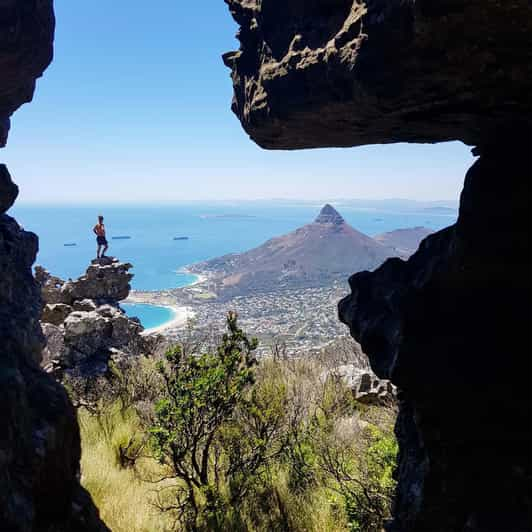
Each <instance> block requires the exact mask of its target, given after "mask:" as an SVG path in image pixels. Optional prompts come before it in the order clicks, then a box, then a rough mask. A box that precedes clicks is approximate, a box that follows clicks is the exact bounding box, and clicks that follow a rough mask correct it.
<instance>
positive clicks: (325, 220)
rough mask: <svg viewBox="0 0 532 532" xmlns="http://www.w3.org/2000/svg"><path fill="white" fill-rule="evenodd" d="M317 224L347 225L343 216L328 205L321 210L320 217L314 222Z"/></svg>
mask: <svg viewBox="0 0 532 532" xmlns="http://www.w3.org/2000/svg"><path fill="white" fill-rule="evenodd" d="M314 223H316V224H333V225H342V224H343V223H345V220H344V219H343V217H342V215H341V214H340V213H339V212H338V211H337V210H336V209H335V208H334V207H333V206H332V205H329V204H328V203H327V204H326V205H325V206H324V207H323V208H322V209H321V211H320V213H319V214H318V217H317V218H316V219H315V220H314Z"/></svg>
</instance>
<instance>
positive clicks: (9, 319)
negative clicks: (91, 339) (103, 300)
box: [0, 0, 107, 532]
mask: <svg viewBox="0 0 532 532" xmlns="http://www.w3.org/2000/svg"><path fill="white" fill-rule="evenodd" d="M53 31H54V17H53V11H52V2H51V0H40V1H37V0H0V147H2V146H4V145H5V142H6V141H7V132H8V130H9V126H10V120H9V117H10V116H11V114H12V113H13V112H14V111H15V110H16V109H17V108H18V107H19V106H20V105H22V104H23V103H26V102H28V101H30V100H31V98H32V96H33V90H34V88H35V80H36V78H38V77H39V76H40V75H41V74H42V72H43V70H44V69H45V68H46V67H47V65H48V63H49V62H50V60H51V57H52V41H53ZM17 194H18V188H17V187H16V185H15V184H13V182H12V181H11V177H10V175H9V172H8V171H7V168H6V166H5V165H0V381H1V382H0V420H1V423H0V530H2V531H6V532H32V531H35V532H67V531H68V532H71V531H74V530H75V531H76V532H78V531H79V532H94V531H96V532H98V531H104V530H107V528H106V527H105V526H104V525H103V523H102V522H101V521H100V519H99V517H98V513H97V510H96V509H95V507H94V505H93V503H92V501H91V499H90V497H89V495H88V494H87V492H85V490H84V489H83V488H81V486H80V484H79V460H80V440H79V429H78V424H77V420H76V415H75V411H74V408H73V407H72V404H71V403H70V400H69V399H68V397H67V394H66V392H65V390H64V389H63V387H62V386H61V385H60V384H58V383H56V382H55V381H54V380H53V379H52V377H50V376H48V375H46V374H45V373H44V372H43V371H41V369H40V367H39V363H40V360H41V356H42V355H41V353H42V348H43V337H42V333H41V328H40V325H39V316H40V312H41V298H40V290H39V287H38V285H37V283H36V282H35V279H34V278H33V275H32V272H31V266H32V264H33V262H34V260H35V256H36V253H37V249H38V239H37V236H36V235H34V234H33V233H29V232H26V231H23V230H22V229H21V228H20V227H19V225H18V224H17V222H16V221H15V220H14V219H13V218H11V217H9V216H7V215H6V214H5V212H6V211H7V210H8V209H9V208H10V207H11V206H12V205H13V203H14V201H15V199H16V197H17Z"/></svg>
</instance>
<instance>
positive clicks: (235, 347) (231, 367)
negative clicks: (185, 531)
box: [151, 312, 257, 530]
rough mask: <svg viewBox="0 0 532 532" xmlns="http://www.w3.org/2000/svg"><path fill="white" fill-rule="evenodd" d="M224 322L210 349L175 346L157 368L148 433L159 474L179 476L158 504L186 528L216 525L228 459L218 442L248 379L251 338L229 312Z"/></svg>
mask: <svg viewBox="0 0 532 532" xmlns="http://www.w3.org/2000/svg"><path fill="white" fill-rule="evenodd" d="M227 327H228V333H226V334H224V336H223V337H222V340H221V343H220V345H219V346H218V347H217V348H216V350H215V352H214V353H204V354H200V355H194V354H189V353H185V351H184V350H183V349H182V347H181V346H179V345H178V346H176V347H174V348H172V349H170V350H169V351H168V352H167V353H166V357H165V358H166V360H165V361H164V362H161V363H160V364H159V368H158V369H159V371H160V373H161V375H162V377H163V380H164V397H163V398H162V399H161V400H160V401H158V403H157V405H156V421H155V424H154V426H153V428H152V429H151V434H152V438H153V443H154V447H155V451H156V454H157V456H158V458H159V460H160V462H161V463H163V464H165V465H167V466H168V468H169V475H168V476H167V477H165V479H166V480H167V479H169V478H176V479H180V480H181V481H182V482H181V486H180V487H179V488H178V489H177V492H176V496H175V500H174V501H173V502H172V503H171V504H168V503H166V504H164V505H161V507H162V508H163V507H164V509H165V510H174V511H176V512H177V513H178V519H181V520H182V521H184V522H185V524H186V525H187V526H188V528H189V529H191V530H197V529H198V527H199V526H200V524H201V523H202V522H203V521H205V522H206V524H207V526H208V527H209V528H210V529H216V528H219V527H218V525H217V523H218V521H219V519H220V516H221V515H222V514H223V506H224V500H223V493H222V492H223V489H222V487H223V486H222V482H223V481H224V480H225V479H224V478H223V477H224V476H225V473H227V472H229V473H230V472H231V471H232V470H234V464H229V465H227V464H225V468H224V464H223V460H222V457H221V456H220V452H219V445H218V442H219V438H220V436H221V432H222V429H223V427H224V425H227V424H228V423H229V422H230V421H231V419H232V418H233V416H234V413H235V409H236V408H237V406H238V405H239V404H241V403H242V402H243V398H244V393H245V391H246V390H247V389H248V388H249V387H250V386H251V385H252V384H253V382H254V373H253V366H254V365H255V362H256V361H255V358H254V356H253V352H254V351H255V350H256V348H257V340H255V339H253V340H249V339H248V338H247V336H246V335H245V334H244V333H243V332H242V330H241V329H239V328H238V325H237V315H236V313H234V312H231V313H229V315H228V317H227ZM238 473H241V472H240V471H239V472H238ZM235 474H236V473H235Z"/></svg>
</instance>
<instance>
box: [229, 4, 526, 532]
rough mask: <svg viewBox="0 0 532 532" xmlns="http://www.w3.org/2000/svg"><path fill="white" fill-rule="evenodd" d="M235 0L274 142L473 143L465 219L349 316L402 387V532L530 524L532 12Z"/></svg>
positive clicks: (369, 289) (357, 288)
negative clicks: (448, 141) (454, 141)
mask: <svg viewBox="0 0 532 532" xmlns="http://www.w3.org/2000/svg"><path fill="white" fill-rule="evenodd" d="M227 3H228V4H229V7H230V9H231V12H232V13H233V15H234V17H235V19H236V20H237V22H238V23H239V24H240V26H241V29H240V32H239V35H238V38H239V39H240V42H241V48H240V50H239V51H238V52H231V53H229V54H226V55H225V56H224V59H225V62H226V64H227V65H229V66H230V67H231V68H232V78H233V84H234V89H235V96H234V101H233V110H234V111H235V113H236V114H237V116H238V117H239V119H240V120H241V122H242V124H243V126H244V128H245V129H246V131H247V132H248V133H249V134H250V135H251V137H252V139H253V140H255V141H256V142H257V143H258V144H260V145H261V146H264V147H266V148H274V149H277V148H286V149H294V148H303V147H319V146H356V145H361V144H368V143H387V142H397V141H411V142H438V141H443V140H461V141H463V142H466V143H468V144H471V145H475V146H476V148H475V150H474V154H475V155H478V156H479V159H478V160H477V161H476V163H475V164H474V166H473V167H472V168H471V170H470V171H469V172H468V174H467V176H466V181H465V187H464V191H463V193H462V198H461V206H460V214H459V219H458V222H457V224H456V225H454V226H452V227H450V228H448V229H445V230H443V231H440V232H438V233H435V234H433V235H431V236H429V237H428V238H426V239H425V240H424V241H423V243H422V244H421V246H420V249H419V250H418V251H417V253H415V254H414V255H413V256H412V257H411V258H410V259H409V260H408V261H407V262H405V261H403V260H401V259H398V258H396V259H390V260H388V261H387V262H386V263H385V264H384V265H383V266H381V267H380V268H378V269H377V270H376V271H375V272H372V273H370V272H363V273H358V274H356V275H354V276H353V277H352V278H351V280H350V285H351V289H352V294H351V295H350V296H349V297H347V298H346V299H345V300H344V301H342V302H341V304H340V316H341V319H342V320H343V321H344V322H345V323H347V324H348V325H349V327H350V329H351V332H352V335H353V336H354V337H355V338H356V339H357V340H359V341H360V342H361V344H362V347H363V349H364V351H365V352H366V353H367V354H368V356H369V357H370V361H371V365H372V367H373V369H374V370H375V372H376V373H377V375H378V376H379V377H381V378H390V379H391V380H392V382H393V383H394V384H396V385H397V386H398V387H399V390H400V392H399V398H400V402H401V404H400V413H399V418H398V422H397V436H398V440H399V444H400V459H399V467H398V470H397V473H396V474H397V478H398V481H399V486H398V490H397V495H396V500H395V506H394V516H393V517H394V518H393V521H392V522H391V523H390V524H389V526H388V530H390V531H394V532H429V531H430V532H464V531H468V532H486V531H493V532H503V531H505V532H525V531H530V530H532V499H531V498H530V493H532V465H531V458H532V456H531V449H532V436H531V433H530V426H531V421H532V419H531V417H532V414H531V409H532V396H531V391H530V386H529V383H528V382H527V381H528V380H529V377H530V375H531V374H532V368H531V358H530V353H531V347H532V345H531V339H530V334H529V331H530V326H531V324H532V316H531V310H532V309H531V301H532V287H531V282H532V281H531V276H530V271H532V265H531V249H530V248H531V239H532V238H531V224H530V219H529V213H530V211H531V200H532V191H531V188H530V187H531V185H530V176H531V175H532V161H531V156H530V153H531V152H530V148H531V147H532V133H531V126H530V123H531V122H530V115H531V107H532V99H531V97H530V95H531V94H532V92H531V90H530V89H531V84H532V75H531V65H532V62H531V61H530V51H531V50H532V32H531V29H532V10H531V9H530V3H529V2H526V1H525V0H521V1H514V2H500V1H493V2H484V1H480V0H474V1H470V2H465V1H463V0H442V1H437V2H436V1H429V0H418V1H416V2H413V1H386V2H384V1H380V0H368V1H367V2H365V3H362V2H358V1H355V2H352V1H350V0H349V1H343V0H338V1H325V0H315V1H311V2H306V1H305V2H303V1H296V2H290V3H289V5H286V3H283V2H280V1H274V0H269V1H266V0H263V1H262V2H259V1H255V0H246V1H244V0H227ZM391 171H393V169H391Z"/></svg>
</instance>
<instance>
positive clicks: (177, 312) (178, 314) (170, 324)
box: [142, 303, 194, 336]
mask: <svg viewBox="0 0 532 532" xmlns="http://www.w3.org/2000/svg"><path fill="white" fill-rule="evenodd" d="M144 304H145V305H146V304H149V303H144ZM157 306H163V305H157ZM164 306H165V307H167V308H169V309H171V310H172V312H173V317H172V319H171V320H169V321H167V322H165V323H163V324H162V325H158V326H157V327H150V328H149V329H144V331H142V335H143V336H147V335H149V334H156V333H164V332H165V331H167V330H169V329H177V328H181V327H183V326H185V325H186V324H187V322H188V320H189V319H191V318H192V317H193V316H194V313H193V312H192V310H191V309H190V308H189V307H175V306H172V307H171V306H167V305H164Z"/></svg>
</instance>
